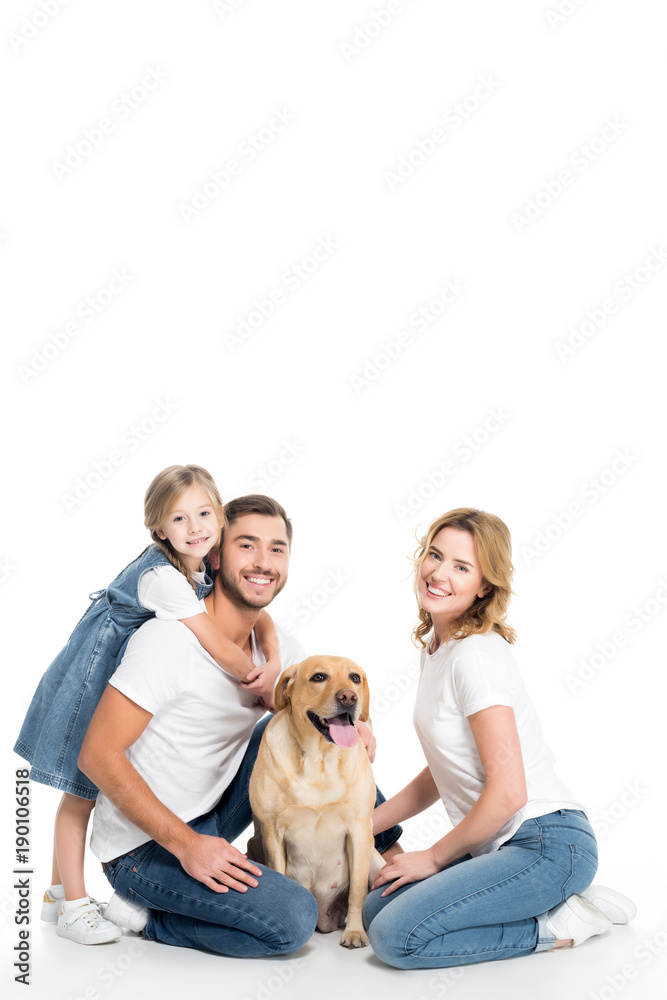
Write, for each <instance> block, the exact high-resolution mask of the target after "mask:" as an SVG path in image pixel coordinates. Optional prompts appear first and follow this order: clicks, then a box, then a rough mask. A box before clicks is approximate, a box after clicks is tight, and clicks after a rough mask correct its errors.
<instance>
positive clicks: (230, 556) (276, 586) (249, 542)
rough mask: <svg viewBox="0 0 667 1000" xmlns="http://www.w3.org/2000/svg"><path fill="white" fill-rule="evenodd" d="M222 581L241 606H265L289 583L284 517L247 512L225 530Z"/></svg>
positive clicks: (225, 589) (221, 570)
mask: <svg viewBox="0 0 667 1000" xmlns="http://www.w3.org/2000/svg"><path fill="white" fill-rule="evenodd" d="M221 557H222V558H221V566H220V582H221V584H222V588H223V590H224V591H225V593H226V594H227V596H228V597H229V599H230V600H231V601H232V602H233V603H234V604H236V605H237V607H240V608H255V609H260V608H265V607H266V606H267V605H268V604H270V603H271V601H272V600H273V598H274V597H276V595H277V594H279V593H280V591H281V590H282V589H283V587H284V586H285V584H286V582H287V571H288V568H289V545H288V541H287V531H286V528H285V522H284V521H283V519H282V517H266V516H265V515H264V514H244V515H243V516H241V517H239V518H237V519H236V521H234V523H233V524H232V525H230V526H229V528H227V529H225V538H224V542H223V545H222V551H221Z"/></svg>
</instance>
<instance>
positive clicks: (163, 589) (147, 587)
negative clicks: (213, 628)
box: [137, 566, 206, 621]
mask: <svg viewBox="0 0 667 1000" xmlns="http://www.w3.org/2000/svg"><path fill="white" fill-rule="evenodd" d="M191 576H192V579H193V580H194V581H195V583H203V582H204V579H205V577H206V573H205V572H204V571H203V570H202V571H201V572H197V573H192V574H191ZM137 597H138V598H139V603H140V604H141V605H143V607H144V608H146V609H147V610H148V611H152V612H153V613H154V614H155V617H156V618H159V619H161V620H162V621H175V620H178V621H181V620H182V619H183V618H192V617H194V615H200V614H201V613H202V611H206V605H205V604H204V602H203V600H202V601H200V600H199V598H198V597H197V595H196V593H195V592H194V590H193V589H192V587H191V586H190V584H189V583H188V581H187V577H185V576H184V575H183V573H181V572H180V570H177V569H176V567H175V566H153V567H152V568H151V569H148V570H146V572H145V573H143V574H142V576H141V578H140V579H139V586H138V588H137Z"/></svg>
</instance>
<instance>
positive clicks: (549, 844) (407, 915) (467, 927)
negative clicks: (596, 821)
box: [364, 809, 598, 969]
mask: <svg viewBox="0 0 667 1000" xmlns="http://www.w3.org/2000/svg"><path fill="white" fill-rule="evenodd" d="M597 857H598V855H597V845H596V841H595V834H594V833H593V830H592V828H591V825H590V823H589V822H588V820H587V819H586V816H585V815H584V813H583V812H580V811H579V810H571V809H561V810H558V811H556V812H553V813H548V814H547V815H546V816H538V817H537V819H529V820H526V821H525V823H522V825H521V826H520V827H519V829H518V830H517V832H516V833H515V834H514V836H513V837H511V838H510V840H508V841H507V843H505V844H503V845H502V846H501V847H500V848H499V849H498V850H497V851H493V852H492V853H491V854H483V855H481V856H480V857H477V858H471V857H470V855H469V854H468V855H466V857H464V858H460V859H459V860H458V861H455V862H454V863H453V864H451V865H449V866H448V867H447V868H445V869H443V871H441V872H438V874H437V875H432V876H431V877H430V878H427V879H424V881H423V882H412V883H410V884H409V885H406V886H403V887H401V888H400V889H397V890H396V892H395V893H391V894H390V895H389V896H385V897H384V898H382V895H381V893H382V892H383V891H384V889H385V888H386V886H382V887H381V888H380V889H376V890H375V891H374V892H372V893H370V895H369V896H367V897H366V903H365V906H364V925H365V927H366V930H367V932H368V937H369V938H370V942H371V944H372V946H373V948H374V950H375V953H376V954H377V956H378V958H380V959H381V960H382V961H383V962H386V963H387V964H388V965H393V966H395V967H396V968H397V969H432V968H444V967H445V966H451V965H468V964H470V963H472V962H490V961H492V960H494V959H499V958H512V957H514V956H515V955H528V954H530V953H532V952H535V951H544V950H547V949H550V948H553V946H554V943H555V940H556V939H555V937H554V935H553V934H551V933H550V932H549V931H548V930H547V928H546V926H545V915H546V911H548V910H550V909H551V908H552V907H554V906H557V905H558V903H560V902H562V901H563V900H564V899H566V898H567V897H568V896H571V895H573V894H574V893H580V892H583V890H584V889H586V888H588V886H589V885H590V884H591V882H592V881H593V877H594V875H595V872H596V871H597Z"/></svg>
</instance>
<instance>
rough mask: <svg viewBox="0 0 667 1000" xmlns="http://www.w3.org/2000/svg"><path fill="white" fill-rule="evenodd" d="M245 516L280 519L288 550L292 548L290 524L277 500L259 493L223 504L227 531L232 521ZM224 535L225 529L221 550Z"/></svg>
mask: <svg viewBox="0 0 667 1000" xmlns="http://www.w3.org/2000/svg"><path fill="white" fill-rule="evenodd" d="M245 514H263V515H264V517H282V519H283V521H284V522H285V531H286V532H287V541H288V543H289V546H290V548H291V547H292V522H291V521H290V519H289V518H288V516H287V514H286V513H285V508H284V507H282V506H281V505H280V504H279V503H278V501H277V500H274V499H273V497H267V496H264V495H263V494H261V493H249V494H248V495H247V496H245V497H237V498H236V499H235V500H230V501H229V503H226V504H225V517H226V518H227V529H229V528H231V526H232V524H233V523H234V521H236V520H238V518H239V517H243V516H244V515H245ZM224 534H225V529H223V537H222V538H221V540H220V547H221V548H222V542H223V539H224Z"/></svg>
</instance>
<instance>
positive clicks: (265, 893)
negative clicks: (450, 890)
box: [79, 496, 317, 957]
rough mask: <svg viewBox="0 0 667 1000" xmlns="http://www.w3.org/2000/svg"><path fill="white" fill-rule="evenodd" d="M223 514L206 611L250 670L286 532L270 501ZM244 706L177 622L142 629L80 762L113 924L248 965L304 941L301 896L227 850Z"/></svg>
mask: <svg viewBox="0 0 667 1000" xmlns="http://www.w3.org/2000/svg"><path fill="white" fill-rule="evenodd" d="M225 513H226V515H227V521H228V525H227V527H226V529H225V532H224V535H223V539H222V543H221V546H220V550H219V553H218V552H216V553H215V554H214V558H212V560H211V562H212V569H213V573H214V583H213V590H212V591H211V593H210V594H209V596H208V597H207V598H205V606H206V611H207V612H208V614H209V616H210V618H211V620H212V622H214V623H215V624H216V625H217V627H218V628H219V629H221V630H222V631H223V632H224V633H225V635H226V636H227V637H228V638H229V639H231V641H232V642H234V643H236V644H237V645H238V646H239V647H240V648H241V649H243V650H244V652H246V653H247V654H248V656H251V657H252V659H253V661H254V662H255V663H256V664H261V663H262V662H263V660H264V657H263V654H262V652H261V649H260V648H259V647H258V646H257V645H256V643H255V640H254V634H253V628H254V626H255V623H256V621H257V618H258V616H259V613H260V611H261V610H262V608H264V607H266V606H267V605H268V604H270V603H271V601H272V600H273V598H274V597H275V596H276V594H278V593H279V592H280V591H281V590H282V588H283V587H284V585H285V583H286V581H287V572H288V567H289V553H290V543H291V538H292V526H291V523H290V521H289V520H288V518H287V515H286V514H285V511H284V510H283V508H282V507H281V506H280V504H278V503H276V501H274V500H272V499H271V498H269V497H263V496H250V497H241V498H240V499H238V500H235V501H232V502H231V503H230V504H228V505H227V506H226V508H225ZM280 645H281V659H282V664H283V668H285V667H288V666H290V665H291V664H292V663H295V662H299V661H300V660H302V659H303V658H304V656H305V653H304V650H303V647H302V646H301V644H300V643H299V642H298V641H297V640H296V639H294V638H292V637H289V636H286V635H284V634H281V635H280ZM256 702H257V698H256V695H255V694H254V693H253V692H252V691H249V690H247V689H244V687H243V686H242V685H240V684H239V683H238V682H237V681H235V680H234V678H232V677H230V676H229V675H228V674H226V673H225V672H224V671H223V670H221V669H220V667H218V666H217V664H216V663H215V661H214V660H213V659H212V658H211V657H210V656H209V654H208V653H207V652H206V650H205V649H204V647H203V646H201V645H200V643H199V641H198V640H197V638H196V637H195V635H194V634H193V633H192V632H191V631H190V629H188V628H187V627H186V626H184V625H183V623H182V622H179V621H159V620H157V619H152V620H151V621H148V622H146V624H145V625H142V627H141V628H140V629H139V630H138V631H137V632H136V633H135V634H134V635H133V636H132V638H131V639H130V642H129V643H128V646H127V650H126V652H125V655H124V656H123V659H122V661H121V663H120V665H119V667H118V669H117V671H116V673H115V674H114V675H113V677H112V678H111V681H110V683H109V686H108V687H107V689H106V691H105V693H104V695H103V697H102V699H101V701H100V703H99V706H98V708H97V711H96V712H95V715H94V716H93V719H92V721H91V724H90V727H89V729H88V733H87V735H86V739H85V741H84V744H83V747H82V750H81V756H80V759H79V764H80V767H81V768H82V769H83V770H84V772H85V773H86V774H88V775H89V776H90V777H91V779H92V780H93V781H94V782H95V784H96V785H97V786H98V787H99V788H100V790H101V792H100V795H99V797H98V800H97V805H96V808H95V820H94V825H93V835H92V839H91V847H92V849H93V852H94V853H95V854H96V856H97V857H98V858H99V859H100V860H101V861H102V862H103V867H104V869H105V871H106V875H107V878H108V879H109V881H110V882H111V884H112V885H113V886H114V887H115V888H116V889H117V893H116V894H115V895H114V896H113V897H112V900H111V903H110V904H109V907H108V909H107V914H106V915H107V917H108V919H110V920H112V921H114V923H117V924H118V925H119V926H121V927H125V928H130V929H133V930H137V931H140V930H143V933H144V935H145V936H146V937H148V938H150V939H152V940H156V941H162V942H163V943H166V944H173V945H178V946H180V947H189V948H199V949H202V950H204V951H210V952H217V953H219V954H224V955H235V956H247V957H253V956H260V955H272V954H284V953H290V952H293V951H297V950H298V949H299V948H301V946H302V945H303V944H304V943H305V942H306V941H307V940H308V939H309V938H310V936H311V934H312V933H313V931H314V929H315V924H316V922H317V904H316V903H315V900H314V898H313V897H312V896H311V894H310V893H309V892H307V891H306V890H305V889H303V888H302V887H301V886H300V885H297V884H296V882H293V881H292V880H291V879H288V878H286V877H285V876H283V875H279V874H278V873H276V872H274V871H271V870H270V869H268V868H265V867H263V866H259V865H255V864H252V863H251V862H250V861H248V859H247V858H246V856H245V855H244V854H242V853H241V852H240V851H238V850H236V848H234V847H232V846H231V841H233V840H234V839H235V838H236V837H237V836H239V835H240V834H241V832H242V831H243V830H244V829H245V827H246V826H248V824H249V823H250V818H251V817H250V809H249V805H248V783H249V780H250V774H251V771H252V766H253V764H254V760H255V757H256V756H257V750H258V748H259V742H260V739H261V735H262V732H263V730H264V727H265V724H266V722H268V718H267V719H266V720H263V721H262V722H261V723H260V722H259V720H260V718H261V717H262V715H263V714H264V708H263V707H262V706H261V705H258V704H256ZM126 899H127V900H130V903H126ZM133 904H134V905H133ZM137 904H139V905H138V906H137Z"/></svg>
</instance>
